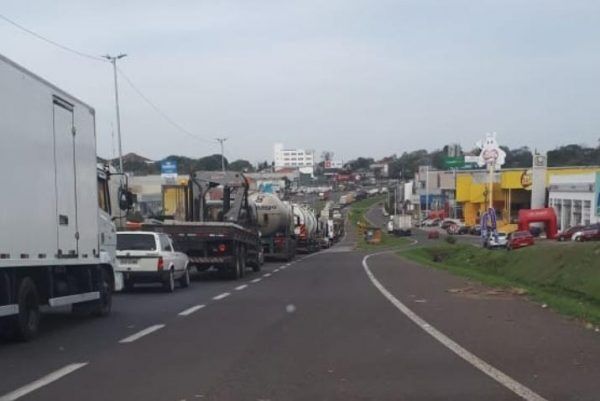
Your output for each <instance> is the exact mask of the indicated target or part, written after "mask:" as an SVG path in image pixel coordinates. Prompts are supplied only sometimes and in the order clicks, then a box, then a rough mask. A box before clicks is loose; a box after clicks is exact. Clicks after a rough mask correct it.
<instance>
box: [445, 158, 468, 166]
mask: <svg viewBox="0 0 600 401" xmlns="http://www.w3.org/2000/svg"><path fill="white" fill-rule="evenodd" d="M464 165H465V158H464V157H463V156H458V157H445V158H444V166H446V168H461V167H464Z"/></svg>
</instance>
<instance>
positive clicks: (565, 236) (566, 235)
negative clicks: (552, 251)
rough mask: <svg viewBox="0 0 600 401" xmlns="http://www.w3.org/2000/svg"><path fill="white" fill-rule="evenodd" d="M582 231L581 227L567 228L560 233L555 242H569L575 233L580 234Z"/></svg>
mask: <svg viewBox="0 0 600 401" xmlns="http://www.w3.org/2000/svg"><path fill="white" fill-rule="evenodd" d="M582 230H583V226H573V227H569V228H567V229H566V230H563V231H561V232H560V233H559V234H558V235H557V236H556V240H557V241H569V240H571V239H572V238H573V235H575V233H578V232H581V231H582Z"/></svg>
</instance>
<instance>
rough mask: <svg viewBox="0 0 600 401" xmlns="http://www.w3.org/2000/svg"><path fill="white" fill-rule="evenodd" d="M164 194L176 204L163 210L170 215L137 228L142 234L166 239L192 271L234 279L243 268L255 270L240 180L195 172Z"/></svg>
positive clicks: (251, 223)
mask: <svg viewBox="0 0 600 401" xmlns="http://www.w3.org/2000/svg"><path fill="white" fill-rule="evenodd" d="M167 193H169V194H170V195H169V196H170V197H172V198H174V199H177V201H176V202H174V203H175V204H176V205H177V206H176V207H169V208H168V210H170V211H171V212H172V213H173V214H172V215H169V216H164V218H165V219H164V221H163V222H162V223H160V224H158V223H153V224H143V225H142V228H143V229H144V230H150V231H155V232H162V233H166V234H168V235H170V236H171V238H172V240H173V242H174V245H175V248H176V250H177V251H179V252H183V253H185V254H186V255H187V256H188V258H189V263H190V267H195V268H196V270H197V271H204V270H208V269H211V268H214V269H217V270H218V271H219V272H221V273H222V274H223V275H224V276H226V277H228V278H230V279H238V278H240V277H242V276H243V275H244V274H245V271H246V267H247V266H251V267H253V268H254V270H255V271H258V270H260V268H261V265H262V263H263V255H262V247H261V244H260V238H259V231H258V226H257V223H256V218H255V216H256V214H255V212H254V211H253V210H252V209H251V205H250V203H249V202H248V181H247V180H246V178H245V177H244V175H243V174H241V173H236V172H217V171H198V172H196V173H194V174H192V176H191V177H190V179H189V181H188V183H187V185H179V187H178V188H176V187H173V186H169V187H168V188H166V189H163V194H167ZM175 193H177V195H175ZM164 196H165V195H164Z"/></svg>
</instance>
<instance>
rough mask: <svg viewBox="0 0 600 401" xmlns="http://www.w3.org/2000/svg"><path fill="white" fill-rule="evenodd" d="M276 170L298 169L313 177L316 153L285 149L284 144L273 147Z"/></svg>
mask: <svg viewBox="0 0 600 401" xmlns="http://www.w3.org/2000/svg"><path fill="white" fill-rule="evenodd" d="M273 159H274V161H275V169H281V168H286V167H291V168H298V169H299V170H300V172H301V173H303V174H310V175H312V174H313V172H314V167H315V151H314V150H305V149H285V148H284V147H283V144H282V143H276V144H275V146H273Z"/></svg>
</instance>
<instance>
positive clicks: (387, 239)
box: [349, 195, 409, 252]
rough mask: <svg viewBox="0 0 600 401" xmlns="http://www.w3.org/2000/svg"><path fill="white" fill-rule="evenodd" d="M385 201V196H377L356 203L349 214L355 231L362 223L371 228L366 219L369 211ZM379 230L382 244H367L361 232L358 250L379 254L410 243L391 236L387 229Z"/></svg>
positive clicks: (404, 239)
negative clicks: (380, 251)
mask: <svg viewBox="0 0 600 401" xmlns="http://www.w3.org/2000/svg"><path fill="white" fill-rule="evenodd" d="M385 199H386V196H385V195H380V196H375V197H373V198H367V199H363V200H361V201H358V202H354V203H353V204H352V207H351V209H350V213H349V218H350V222H351V223H352V226H353V227H354V228H355V229H358V226H359V223H360V224H361V225H363V226H364V227H370V226H371V224H370V223H369V222H368V221H367V219H366V217H365V215H366V213H367V211H368V210H369V209H370V208H371V207H373V206H376V205H377V204H378V203H382V202H383V201H385ZM378 228H381V229H382V233H381V242H380V243H379V244H376V245H375V244H367V243H366V242H365V240H364V239H363V238H362V236H361V235H360V232H359V236H358V237H359V238H358V241H357V248H358V249H359V250H361V251H366V252H377V251H379V250H383V249H393V248H400V247H403V246H406V245H407V244H408V243H409V241H408V240H407V239H406V238H402V237H396V236H394V235H389V234H388V233H387V232H386V230H385V227H378ZM359 231H360V230H359Z"/></svg>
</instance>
